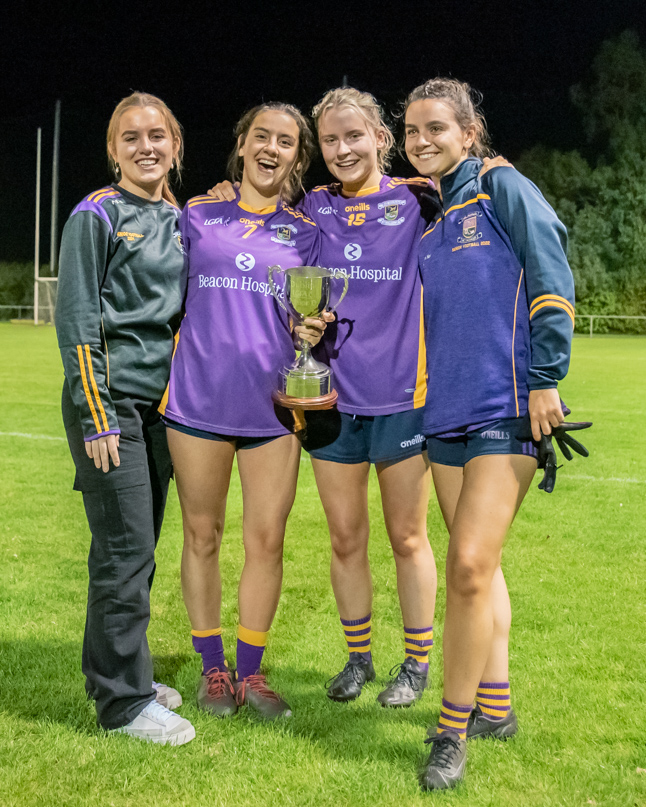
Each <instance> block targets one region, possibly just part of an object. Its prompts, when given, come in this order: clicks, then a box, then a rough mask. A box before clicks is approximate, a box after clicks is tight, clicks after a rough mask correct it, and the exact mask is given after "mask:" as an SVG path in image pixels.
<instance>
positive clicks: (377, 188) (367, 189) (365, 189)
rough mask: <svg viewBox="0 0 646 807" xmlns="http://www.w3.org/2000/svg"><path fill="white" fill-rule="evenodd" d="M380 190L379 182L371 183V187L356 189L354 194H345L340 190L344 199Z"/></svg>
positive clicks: (367, 194) (368, 194)
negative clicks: (376, 183) (377, 183)
mask: <svg viewBox="0 0 646 807" xmlns="http://www.w3.org/2000/svg"><path fill="white" fill-rule="evenodd" d="M379 190H381V183H380V184H379V185H373V186H372V188H362V189H361V190H360V191H357V192H356V193H355V194H354V196H346V195H345V194H344V193H343V190H341V196H343V198H344V199H356V198H357V197H359V196H370V194H371V193H377V192H378V191H379Z"/></svg>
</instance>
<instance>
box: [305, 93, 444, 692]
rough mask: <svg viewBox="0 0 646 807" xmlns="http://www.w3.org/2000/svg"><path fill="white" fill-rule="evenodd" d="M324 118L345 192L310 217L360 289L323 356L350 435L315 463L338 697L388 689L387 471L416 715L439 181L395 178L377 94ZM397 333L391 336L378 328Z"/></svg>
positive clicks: (331, 263)
mask: <svg viewBox="0 0 646 807" xmlns="http://www.w3.org/2000/svg"><path fill="white" fill-rule="evenodd" d="M313 116H314V119H315V122H316V126H317V129H318V136H319V143H320V147H321V151H322V154H323V158H324V159H325V162H326V165H327V167H328V169H329V171H330V172H331V174H332V175H333V176H334V178H335V179H336V180H337V181H336V182H335V183H333V184H332V185H328V186H323V187H318V188H314V190H312V191H311V192H310V193H309V194H308V195H307V197H306V198H305V202H304V206H303V209H304V211H305V213H306V214H307V215H309V216H311V217H312V218H314V220H315V221H316V222H317V223H318V224H319V227H320V229H321V252H320V256H319V259H320V262H321V264H322V265H323V266H326V267H330V268H334V269H336V270H339V271H342V272H345V273H346V274H347V275H348V277H349V278H350V285H349V288H348V294H347V296H346V298H345V300H344V301H343V306H342V307H341V308H340V309H339V319H338V320H337V321H336V322H334V323H333V324H332V325H331V326H329V328H328V330H327V332H326V334H325V338H324V339H323V340H322V341H321V344H320V345H319V348H318V351H319V353H320V355H321V358H322V360H323V361H325V362H326V363H328V364H329V365H330V366H331V368H332V370H333V373H334V383H335V386H336V388H337V390H338V392H339V399H338V410H339V412H340V419H341V422H340V430H339V433H338V435H337V436H336V439H334V440H333V441H332V442H330V443H329V444H328V445H325V446H323V447H320V448H317V449H311V450H310V453H311V456H312V465H313V468H314V473H315V476H316V482H317V485H318V489H319V494H320V496H321V501H322V503H323V508H324V510H325V514H326V517H327V521H328V526H329V530H330V538H331V542H332V562H331V577H332V587H333V589H334V595H335V598H336V602H337V607H338V609H339V616H340V618H341V624H342V626H343V630H344V633H345V638H346V641H347V646H348V651H349V659H348V662H347V664H346V665H345V667H344V669H343V670H342V671H341V672H340V673H339V674H338V675H336V676H335V677H334V678H333V679H332V680H331V681H330V682H329V684H328V697H330V698H331V699H332V700H336V701H348V700H352V699H354V698H356V697H357V696H358V695H359V694H360V693H361V690H362V687H363V685H364V684H365V683H366V681H371V680H373V679H374V677H375V672H374V668H373V664H372V654H371V612H372V580H371V574H370V566H369V562H368V538H369V531H370V525H369V519H368V495H367V494H368V477H369V473H370V465H371V464H374V465H375V467H376V472H377V479H378V481H379V487H380V490H381V499H382V507H383V513H384V521H385V525H386V530H387V533H388V537H389V539H390V544H391V547H392V550H393V555H394V558H395V565H396V570H397V590H398V594H399V602H400V607H401V611H402V617H403V624H404V660H403V663H402V664H400V665H398V666H397V668H396V672H395V668H393V671H392V672H395V676H394V678H393V680H392V681H391V682H390V684H389V685H388V686H387V687H386V689H384V690H383V691H382V692H381V693H380V695H379V696H378V700H379V702H380V703H381V704H382V705H383V706H409V705H410V704H411V703H413V702H414V701H415V700H417V699H418V698H420V697H421V696H422V693H423V691H424V689H425V687H426V686H427V675H428V654H429V650H430V647H431V645H432V644H433V613H434V608H435V593H436V570H435V560H434V557H433V552H432V549H431V546H430V544H429V541H428V536H427V532H426V511H427V507H428V497H429V488H430V482H431V474H430V468H429V462H428V458H427V455H426V443H425V440H424V437H423V434H422V417H421V415H422V406H423V404H424V399H425V395H426V377H425V355H424V337H423V322H422V316H421V294H422V290H421V284H420V277H419V272H418V267H417V243H418V241H419V238H420V236H421V234H422V232H423V230H424V228H425V226H426V223H427V222H428V221H429V220H430V219H431V218H432V216H433V215H434V213H435V211H436V209H437V208H436V202H435V198H434V196H433V195H431V194H432V189H431V188H430V186H429V183H428V181H427V180H425V179H420V178H417V179H393V178H391V177H389V176H387V175H386V174H385V172H386V170H387V168H388V165H389V159H388V158H389V154H390V151H391V149H392V146H393V144H394V140H393V136H392V133H391V132H390V130H389V129H388V127H387V125H386V124H385V123H384V120H383V117H382V114H381V110H380V108H379V106H378V104H377V103H376V101H375V99H374V98H373V97H372V96H371V95H370V94H368V93H364V92H359V91H358V90H356V89H353V88H342V89H336V90H332V91H330V92H328V93H327V94H326V95H325V96H324V97H323V99H322V100H321V101H320V103H319V104H318V105H317V106H316V107H315V109H314V112H313ZM384 322H386V323H387V324H388V327H387V330H386V331H385V332H384V329H383V328H382V327H380V326H378V325H377V323H384Z"/></svg>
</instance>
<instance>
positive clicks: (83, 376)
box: [76, 345, 102, 434]
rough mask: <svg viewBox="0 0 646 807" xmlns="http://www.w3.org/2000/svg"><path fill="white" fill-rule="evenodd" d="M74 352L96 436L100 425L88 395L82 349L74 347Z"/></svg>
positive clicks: (99, 431)
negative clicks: (76, 355)
mask: <svg viewBox="0 0 646 807" xmlns="http://www.w3.org/2000/svg"><path fill="white" fill-rule="evenodd" d="M76 352H77V353H78V357H79V367H80V368H81V381H82V382H83V391H84V392H85V397H86V398H87V402H88V404H89V406H90V412H91V413H92V420H93V421H94V426H95V427H96V432H97V434H101V431H102V429H101V425H100V424H99V418H98V417H97V414H96V409H95V408H94V401H93V400H92V396H91V395H90V387H89V386H88V383H87V374H86V372H85V362H84V361H83V349H82V347H81V346H80V345H77V346H76Z"/></svg>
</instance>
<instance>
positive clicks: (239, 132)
mask: <svg viewBox="0 0 646 807" xmlns="http://www.w3.org/2000/svg"><path fill="white" fill-rule="evenodd" d="M267 111H275V112H284V113H285V114H286V115H289V116H290V117H292V118H293V119H294V120H295V121H296V125H297V126H298V153H297V155H296V159H295V160H294V165H292V167H291V170H290V172H289V174H288V175H287V179H286V180H285V184H284V185H283V187H282V189H281V198H283V199H285V201H287V202H290V203H291V202H293V201H294V199H295V198H296V197H297V196H298V194H299V192H302V193H304V192H305V189H304V188H303V177H304V176H305V172H306V171H307V169H308V168H309V165H310V163H311V162H312V157H313V156H314V138H313V137H312V130H311V129H310V125H309V123H308V122H307V118H306V117H305V115H303V113H302V112H301V111H300V110H299V109H297V108H296V107H295V106H292V105H291V104H283V103H280V102H277V101H270V102H268V103H266V104H259V105H258V106H255V107H253V109H250V110H248V111H247V112H245V113H244V115H243V116H242V117H241V118H240V120H239V121H238V123H237V124H236V127H235V129H234V130H233V134H234V136H235V139H236V144H235V146H234V148H233V151H232V152H231V154H230V155H229V159H228V161H227V174H228V176H229V179H230V180H231V182H240V181H241V180H242V172H243V169H244V159H243V158H242V157H241V156H240V147H241V146H242V145H244V142H245V140H246V139H247V135H248V134H249V130H250V129H251V126H252V125H253V122H254V120H255V119H256V118H257V117H258V115H260V114H261V113H263V112H267Z"/></svg>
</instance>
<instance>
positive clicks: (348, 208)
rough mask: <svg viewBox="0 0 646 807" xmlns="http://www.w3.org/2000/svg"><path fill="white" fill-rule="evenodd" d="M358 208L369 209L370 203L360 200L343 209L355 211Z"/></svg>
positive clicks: (349, 211)
mask: <svg viewBox="0 0 646 807" xmlns="http://www.w3.org/2000/svg"><path fill="white" fill-rule="evenodd" d="M359 210H370V205H367V204H366V203H365V202H361V203H360V204H358V205H348V206H347V207H346V209H345V212H346V213H357V212H358V211H359Z"/></svg>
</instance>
